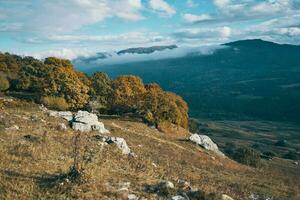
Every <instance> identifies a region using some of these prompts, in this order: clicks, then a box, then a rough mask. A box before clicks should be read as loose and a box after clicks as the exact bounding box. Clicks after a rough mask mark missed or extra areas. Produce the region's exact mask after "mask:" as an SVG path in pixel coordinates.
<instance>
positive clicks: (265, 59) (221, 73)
mask: <svg viewBox="0 0 300 200" xmlns="http://www.w3.org/2000/svg"><path fill="white" fill-rule="evenodd" d="M141 49H143V48H141ZM179 50H180V47H179V48H176V49H168V48H165V50H161V51H160V53H159V54H158V53H157V52H154V53H152V54H150V55H153V56H159V55H160V54H163V53H164V52H167V54H171V53H172V52H178V51H179ZM122 52H139V53H141V52H145V51H144V50H132V49H131V50H124V51H122ZM146 52H147V53H148V52H151V51H149V50H147V51H146ZM123 55H124V54H123ZM123 55H120V56H123ZM139 55H140V56H143V55H144V54H139ZM182 55H185V56H182ZM98 56H99V55H98ZM90 59H91V58H90ZM121 61H122V60H121ZM77 64H78V63H76V62H75V65H76V66H78V67H79V68H80V69H81V70H82V71H84V72H87V73H93V72H95V71H104V72H106V73H108V74H109V75H110V76H112V77H116V76H119V75H122V74H134V75H139V76H141V77H142V78H143V79H144V80H145V81H146V82H157V83H159V84H160V85H162V87H163V88H164V89H166V90H169V91H173V92H176V93H178V94H179V95H181V96H183V97H184V98H185V100H186V101H187V102H188V103H189V106H190V114H191V116H192V117H195V118H212V119H231V118H232V119H266V120H276V121H289V122H297V123H300V103H299V102H300V46H297V45H287V44H276V43H273V42H268V41H263V40H259V39H255V40H243V41H236V42H231V43H227V44H223V45H221V47H219V48H215V49H214V50H212V51H210V52H209V53H205V54H203V53H199V52H198V51H197V50H195V51H194V52H188V53H186V54H181V56H180V57H173V58H162V59H157V60H143V61H130V62H129V61H126V62H125V61H124V63H121V64H114V65H110V64H109V63H107V64H105V63H104V64H103V63H102V64H97V63H94V64H91V65H90V64H89V63H88V62H82V63H81V65H77Z"/></svg>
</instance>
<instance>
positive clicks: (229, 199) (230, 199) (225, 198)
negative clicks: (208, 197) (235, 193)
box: [221, 194, 233, 200]
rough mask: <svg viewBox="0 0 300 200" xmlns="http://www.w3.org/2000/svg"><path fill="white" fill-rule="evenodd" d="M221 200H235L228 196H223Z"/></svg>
mask: <svg viewBox="0 0 300 200" xmlns="http://www.w3.org/2000/svg"><path fill="white" fill-rule="evenodd" d="M221 200H233V198H231V197H230V196H228V195H226V194H222V199H221Z"/></svg>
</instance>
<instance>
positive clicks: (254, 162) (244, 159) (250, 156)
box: [233, 147, 261, 167]
mask: <svg viewBox="0 0 300 200" xmlns="http://www.w3.org/2000/svg"><path fill="white" fill-rule="evenodd" d="M233 159H234V160H236V161H237V162H239V163H242V164H245V165H248V166H252V167H259V166H260V164H261V162H260V161H261V160H260V155H259V153H258V152H257V151H255V150H254V149H252V148H249V147H240V148H238V149H236V150H235V152H234V154H233Z"/></svg>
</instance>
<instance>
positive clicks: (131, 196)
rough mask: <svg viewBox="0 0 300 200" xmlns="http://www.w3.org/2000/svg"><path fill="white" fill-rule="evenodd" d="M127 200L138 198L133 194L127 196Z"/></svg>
mask: <svg viewBox="0 0 300 200" xmlns="http://www.w3.org/2000/svg"><path fill="white" fill-rule="evenodd" d="M127 199H128V200H137V199H138V197H137V196H136V195H135V194H128V197H127Z"/></svg>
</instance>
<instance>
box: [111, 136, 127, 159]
mask: <svg viewBox="0 0 300 200" xmlns="http://www.w3.org/2000/svg"><path fill="white" fill-rule="evenodd" d="M106 142H107V143H114V144H116V145H117V147H118V148H119V149H120V150H121V151H122V153H123V154H126V155H128V154H130V153H131V150H130V148H129V147H128V145H127V143H126V141H125V139H124V138H119V137H107V140H106Z"/></svg>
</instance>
